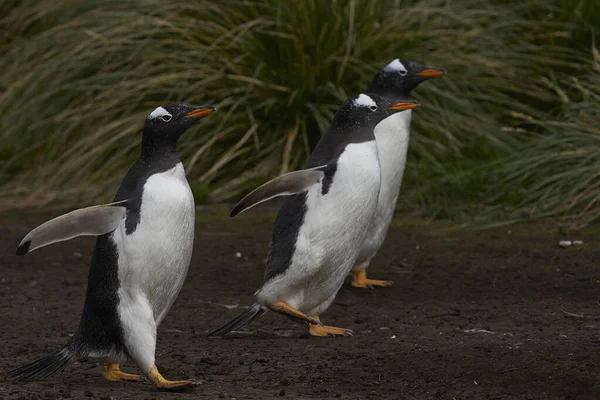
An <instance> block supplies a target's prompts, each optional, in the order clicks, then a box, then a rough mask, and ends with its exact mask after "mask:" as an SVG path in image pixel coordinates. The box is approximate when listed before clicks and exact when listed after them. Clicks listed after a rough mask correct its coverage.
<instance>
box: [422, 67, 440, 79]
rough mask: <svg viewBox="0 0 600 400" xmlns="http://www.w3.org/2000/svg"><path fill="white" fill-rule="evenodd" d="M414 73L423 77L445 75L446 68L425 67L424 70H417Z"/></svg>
mask: <svg viewBox="0 0 600 400" xmlns="http://www.w3.org/2000/svg"><path fill="white" fill-rule="evenodd" d="M416 75H418V76H422V77H424V78H437V77H438V76H443V75H446V70H445V69H444V68H436V67H426V68H425V69H424V70H422V71H419V72H417V73H416Z"/></svg>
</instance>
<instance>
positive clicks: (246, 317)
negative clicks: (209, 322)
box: [208, 303, 267, 336]
mask: <svg viewBox="0 0 600 400" xmlns="http://www.w3.org/2000/svg"><path fill="white" fill-rule="evenodd" d="M266 311H267V308H266V307H264V306H262V305H260V304H258V303H254V304H253V305H252V306H250V307H248V309H246V311H244V312H243V313H241V314H240V315H238V316H237V317H235V318H234V319H232V320H231V321H229V322H227V323H226V324H225V325H222V326H220V327H219V328H217V329H215V330H214V331H212V332H211V333H209V334H208V336H224V335H226V334H228V333H229V332H231V331H233V330H236V329H239V328H241V327H243V326H246V325H248V324H249V323H250V322H252V321H253V320H255V319H256V318H258V317H260V316H261V315H263V314H264V313H265V312H266Z"/></svg>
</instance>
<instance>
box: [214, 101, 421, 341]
mask: <svg viewBox="0 0 600 400" xmlns="http://www.w3.org/2000/svg"><path fill="white" fill-rule="evenodd" d="M417 105H418V103H417V102H416V101H414V100H407V101H401V102H395V101H390V100H387V99H385V98H382V97H380V96H377V95H374V94H370V93H363V94H360V95H358V96H354V97H351V98H349V99H348V100H347V101H346V102H345V103H344V104H343V105H342V107H341V108H340V109H339V111H338V112H337V113H336V115H335V117H334V119H333V122H332V123H331V126H330V127H329V130H328V131H327V133H326V134H325V135H324V136H323V138H322V139H321V140H320V141H319V143H318V144H317V146H316V147H315V149H314V151H313V153H312V154H311V156H310V158H309V160H308V163H307V164H306V169H304V170H301V171H296V172H291V173H289V174H285V175H282V176H280V177H278V178H275V179H274V180H272V181H270V182H267V183H266V184H264V185H263V186H261V187H259V188H258V189H256V190H255V191H253V192H251V193H250V194H248V195H247V196H246V197H244V198H243V199H242V200H241V201H240V202H239V203H238V204H237V205H236V206H235V207H234V208H233V210H232V212H231V216H235V215H237V214H239V213H241V212H242V211H244V210H247V209H248V208H250V207H252V206H254V205H256V204H258V203H261V202H263V201H266V200H269V199H271V198H273V197H276V196H290V197H288V198H287V199H286V200H285V201H284V203H283V205H282V207H281V209H280V210H279V213H278V215H277V218H276V221H275V225H274V228H273V233H272V238H271V243H270V249H269V255H268V257H267V266H266V273H265V277H264V283H263V285H262V286H261V287H260V288H259V289H258V291H257V292H256V293H255V296H256V303H255V304H254V305H252V306H251V307H249V308H248V309H247V310H246V311H244V312H243V313H242V314H241V315H239V316H238V317H236V318H234V319H233V320H231V321H230V322H228V323H226V324H225V325H223V326H221V327H220V328H217V329H215V330H214V331H212V332H211V333H210V334H209V336H222V335H224V334H226V333H228V332H230V331H232V330H235V329H239V328H241V327H242V326H244V325H246V324H248V323H249V322H250V321H252V320H254V319H255V318H257V317H259V316H260V315H262V314H263V313H264V312H265V311H267V310H272V311H275V312H278V313H281V314H284V315H286V316H288V317H291V318H292V319H295V320H298V321H303V322H306V323H308V325H309V333H310V335H312V336H328V335H334V336H335V335H341V336H348V335H352V334H353V332H352V331H351V330H349V329H343V328H337V327H332V326H323V325H322V324H321V322H320V319H319V315H320V314H321V313H322V312H324V311H325V310H326V309H327V308H328V307H329V305H330V304H331V303H332V301H333V299H334V298H335V296H336V294H337V292H338V290H339V289H340V287H341V286H342V284H343V282H344V278H345V276H346V275H347V274H348V273H350V271H351V269H352V266H353V265H354V261H355V259H356V256H357V255H358V249H359V248H360V244H361V243H362V242H363V240H364V238H365V235H366V230H367V227H368V225H369V223H370V221H371V219H372V217H373V214H374V212H375V208H376V206H377V197H378V194H379V189H380V175H381V172H380V166H379V156H378V153H377V144H376V143H375V136H374V134H373V131H374V130H375V129H376V127H377V126H378V125H379V124H380V123H382V121H385V120H386V119H387V118H390V117H391V116H393V115H394V114H395V113H398V112H400V111H403V110H408V109H411V108H414V107H416V106H417Z"/></svg>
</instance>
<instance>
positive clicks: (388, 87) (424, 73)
mask: <svg viewBox="0 0 600 400" xmlns="http://www.w3.org/2000/svg"><path fill="white" fill-rule="evenodd" d="M445 73H446V71H445V70H444V69H442V68H436V67H426V66H424V65H421V64H419V63H416V62H414V61H411V60H399V59H396V60H393V61H392V62H390V63H389V64H387V65H386V66H385V67H384V68H382V69H381V70H379V71H378V72H377V75H376V76H375V78H374V79H373V81H372V82H371V84H370V85H369V88H368V89H367V91H368V92H371V93H376V94H378V95H380V96H385V97H388V98H390V99H394V100H397V101H401V100H407V99H408V98H409V97H408V96H409V95H410V92H411V91H412V90H413V89H415V88H416V87H417V86H419V84H420V83H421V82H423V81H425V80H427V79H430V78H434V77H437V76H442V75H444V74H445ZM411 117H412V111H411V110H406V111H404V112H401V113H396V114H394V115H393V116H391V117H390V118H387V119H386V120H385V121H383V122H382V123H381V124H379V125H378V126H377V128H376V129H375V139H376V141H377V149H378V151H379V162H380V164H381V191H380V192H379V200H378V202H377V209H376V211H375V215H374V216H373V220H372V222H371V225H370V226H369V229H368V231H367V235H366V237H365V241H364V242H363V244H362V246H361V249H360V252H359V254H358V258H357V259H356V265H355V266H354V268H353V270H352V275H353V280H352V286H354V287H357V288H372V287H374V286H384V287H385V286H391V285H392V283H393V282H392V281H386V280H375V279H367V267H368V266H369V264H370V262H371V259H372V258H373V257H374V256H375V254H376V253H377V251H378V250H379V248H380V247H381V245H382V244H383V242H384V240H385V236H386V234H387V231H388V227H389V224H390V221H391V220H392V216H393V215H394V209H395V208H396V202H397V200H398V194H399V192H400V184H401V183H402V175H403V174H404V168H405V166H406V154H407V151H408V141H409V134H410V120H411Z"/></svg>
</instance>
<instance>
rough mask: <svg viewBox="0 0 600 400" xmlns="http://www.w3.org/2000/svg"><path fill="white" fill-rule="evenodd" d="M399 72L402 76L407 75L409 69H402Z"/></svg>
mask: <svg viewBox="0 0 600 400" xmlns="http://www.w3.org/2000/svg"><path fill="white" fill-rule="evenodd" d="M398 73H399V74H400V76H406V74H407V73H408V71H406V70H402V69H401V70H400V71H398Z"/></svg>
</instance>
